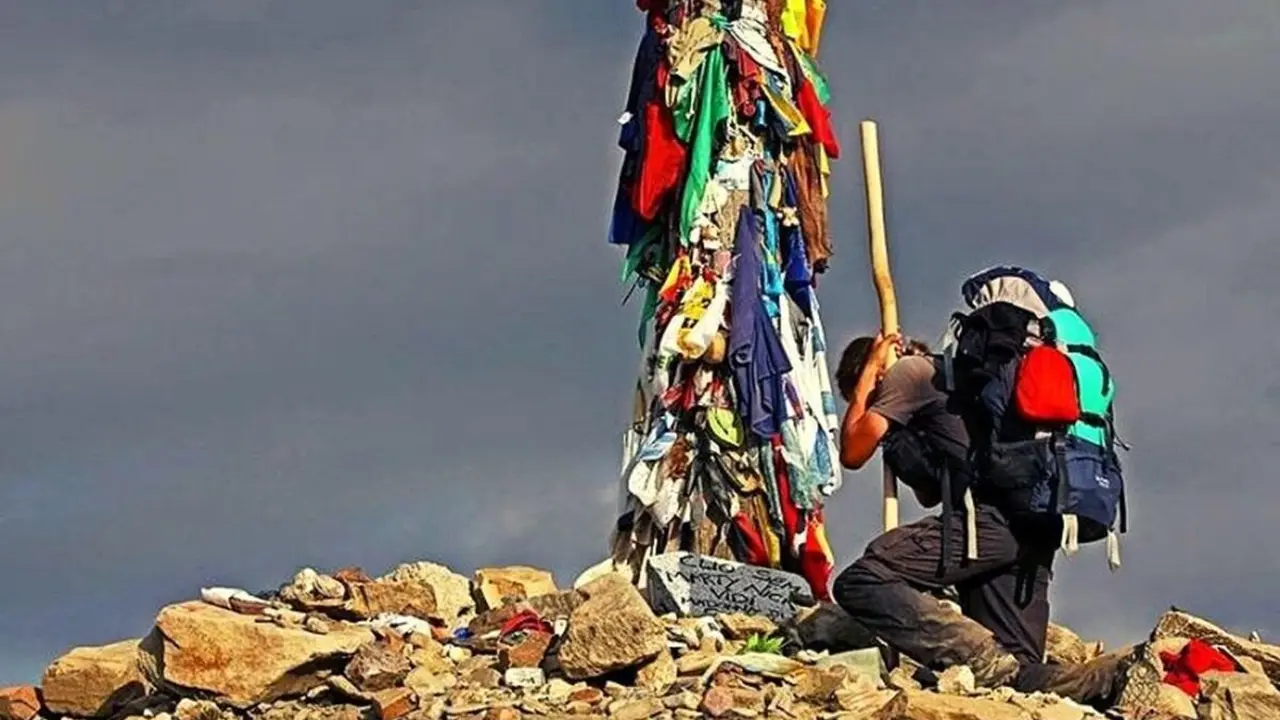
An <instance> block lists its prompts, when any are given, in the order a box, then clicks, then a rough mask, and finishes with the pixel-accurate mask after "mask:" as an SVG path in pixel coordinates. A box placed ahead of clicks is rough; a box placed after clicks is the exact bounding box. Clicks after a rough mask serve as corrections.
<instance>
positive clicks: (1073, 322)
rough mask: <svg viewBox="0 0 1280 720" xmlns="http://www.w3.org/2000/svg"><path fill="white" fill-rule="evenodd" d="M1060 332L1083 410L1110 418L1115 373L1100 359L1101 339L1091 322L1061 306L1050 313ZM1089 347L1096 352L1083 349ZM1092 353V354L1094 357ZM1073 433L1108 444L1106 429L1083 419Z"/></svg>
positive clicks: (1071, 309)
mask: <svg viewBox="0 0 1280 720" xmlns="http://www.w3.org/2000/svg"><path fill="white" fill-rule="evenodd" d="M1049 319H1050V320H1052V321H1053V326H1054V329H1055V330H1056V332H1057V340H1058V342H1059V343H1060V344H1062V345H1066V346H1067V348H1068V353H1067V357H1069V358H1070V359H1071V364H1072V365H1074V366H1075V369H1076V383H1077V385H1078V391H1079V395H1080V410H1081V412H1083V413H1088V414H1090V415H1093V416H1095V417H1103V418H1105V417H1107V415H1108V413H1109V412H1110V410H1111V402H1112V400H1114V399H1115V396H1116V386H1115V381H1114V380H1113V379H1112V378H1111V373H1110V372H1109V371H1107V370H1106V368H1105V366H1104V365H1103V364H1102V363H1101V362H1099V361H1098V359H1097V357H1096V356H1097V348H1098V339H1097V336H1096V335H1095V334H1094V332H1093V328H1091V327H1089V323H1087V322H1085V319H1084V318H1083V317H1081V316H1080V313H1078V312H1076V310H1075V309H1074V308H1067V307H1064V308H1059V309H1057V310H1054V311H1052V312H1050V313H1049ZM1083 348H1089V349H1090V350H1092V352H1087V351H1082V349H1083ZM1091 355H1092V357H1091ZM1068 434H1069V435H1074V436H1076V437H1078V438H1080V439H1081V440H1088V441H1089V442H1091V443H1093V444H1095V445H1101V446H1104V447H1105V446H1106V445H1107V437H1106V430H1105V429H1104V428H1101V427H1098V426H1097V425H1095V424H1090V423H1087V422H1084V421H1083V420H1082V421H1080V422H1078V423H1076V424H1075V425H1072V426H1071V429H1070V430H1069V431H1068Z"/></svg>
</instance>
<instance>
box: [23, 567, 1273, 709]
mask: <svg viewBox="0 0 1280 720" xmlns="http://www.w3.org/2000/svg"><path fill="white" fill-rule="evenodd" d="M738 567H740V568H743V569H742V570H733V571H731V572H740V573H746V574H747V577H752V576H753V573H754V571H755V570H758V568H748V567H747V566H738ZM535 576H536V573H530V574H529V575H528V577H535ZM459 577H464V576H462V575H458V574H456V573H453V572H452V571H451V570H449V569H448V568H445V567H443V566H439V565H432V564H429V563H414V564H412V565H404V566H401V567H400V568H398V569H397V570H396V571H395V572H393V573H391V574H390V575H387V576H384V577H382V578H378V579H370V578H369V577H368V576H367V575H365V574H364V573H362V572H358V571H356V570H345V571H339V572H336V573H333V574H332V575H326V574H323V573H320V572H316V571H314V570H312V571H304V572H301V573H299V574H298V576H297V577H296V578H295V579H294V581H292V582H291V583H290V584H289V585H286V586H285V588H286V590H288V589H289V588H292V590H288V592H285V591H282V592H281V593H280V594H279V596H271V597H270V598H269V599H264V598H257V597H254V596H252V595H249V594H248V593H244V592H243V591H239V590H234V589H228V591H227V592H221V591H219V592H203V593H201V597H202V598H203V599H202V600H197V601H192V602H184V603H179V604H176V605H171V606H169V607H166V608H163V609H162V610H161V611H160V613H159V615H158V617H157V618H156V622H155V627H154V629H153V631H152V633H151V634H150V635H149V636H147V637H146V638H145V640H144V641H142V642H138V641H132V640H131V641H127V642H123V643H117V644H115V645H109V646H106V647H102V648H80V649H77V650H73V651H71V652H70V653H68V654H67V655H66V656H64V657H62V658H59V659H58V660H56V661H55V662H54V663H53V664H52V665H51V666H50V668H49V669H48V671H46V673H45V675H44V684H43V687H39V688H37V687H14V688H8V689H4V690H0V720H44V719H48V720H53V719H54V718H59V717H62V718H90V717H99V718H103V719H104V720H105V719H108V718H109V719H110V720H455V719H457V720H488V719H493V720H517V719H523V718H548V719H550V718H573V719H574V720H588V719H590V718H607V719H608V720H619V719H622V720H628V719H629V720H650V719H653V720H659V719H660V720H676V719H681V720H683V719H688V720H693V719H694V718H702V717H716V718H732V719H733V720H745V719H753V718H761V719H763V718H773V717H780V718H786V719H787V720H836V719H840V720H977V719H981V720H1101V718H1102V715H1101V714H1100V713H1099V712H1097V711H1095V710H1094V709H1091V708H1086V707H1083V706H1080V705H1077V704H1075V703H1073V702H1070V701H1068V700H1065V699H1063V698H1059V697H1057V696H1054V695H1048V694H1041V693H1034V694H1023V693H1018V692H1015V691H1014V690H1012V689H1010V688H1007V687H1000V688H994V689H985V688H981V687H976V684H975V682H974V679H973V674H972V672H970V671H969V668H967V667H964V666H957V667H953V668H950V669H947V670H945V671H942V672H939V673H938V674H937V675H934V674H933V673H929V672H925V671H923V670H922V669H921V668H920V667H919V666H918V665H916V664H914V663H913V662H911V661H910V660H909V659H907V658H900V659H899V661H898V663H897V665H896V666H895V667H893V669H892V671H890V670H889V668H887V667H886V665H885V662H886V657H888V656H886V655H885V654H884V653H882V652H881V649H880V648H879V646H878V645H877V644H875V642H874V638H871V639H870V642H871V643H872V646H871V647H863V648H861V649H852V650H850V649H844V650H837V651H833V650H832V648H833V647H844V646H845V645H846V644H847V642H845V641H842V640H841V639H840V638H839V637H837V636H836V634H835V630H833V628H840V629H846V630H850V631H851V632H853V633H855V634H857V633H860V632H861V630H860V627H861V626H860V625H859V624H858V623H857V621H856V619H855V618H850V617H848V616H847V615H844V614H843V613H842V612H841V611H839V610H838V609H837V608H833V607H830V606H826V605H818V606H811V607H803V606H802V607H800V608H799V611H798V612H797V614H796V615H795V616H794V617H793V618H792V619H791V620H789V621H785V622H781V623H780V622H778V621H776V620H774V619H773V618H771V617H769V616H768V615H765V614H754V615H753V614H750V613H747V612H744V611H742V610H738V611H736V612H715V613H711V614H707V615H702V616H696V617H684V616H681V615H680V614H677V613H668V614H665V615H662V616H659V615H657V614H655V612H654V610H653V608H652V607H651V606H650V605H649V603H648V602H647V601H646V599H645V597H644V596H643V595H642V594H641V593H640V591H638V590H637V589H636V588H635V587H634V586H633V585H632V584H631V582H630V581H629V580H628V579H627V578H626V576H623V575H620V574H617V573H605V574H603V575H601V576H600V577H599V578H597V579H596V580H593V581H591V582H589V583H587V584H585V585H583V586H582V587H581V588H580V589H578V590H572V591H563V592H562V591H555V592H552V593H544V594H543V595H541V596H537V597H533V598H526V599H524V600H519V601H517V602H514V603H511V604H508V605H504V606H502V607H500V608H498V609H496V610H489V611H485V612H482V613H480V614H479V615H475V616H474V617H471V618H470V620H469V621H468V623H467V625H466V627H463V626H462V619H463V618H466V617H468V615H469V613H471V612H472V611H471V610H469V609H468V608H469V607H470V606H468V605H466V604H465V603H463V602H459V598H461V597H464V596H465V597H471V596H472V594H473V592H477V591H476V589H475V588H474V587H472V586H471V585H470V581H467V582H468V587H467V592H466V593H465V594H461V593H459V592H458V589H459V588H458V587H457V586H456V584H454V585H453V586H452V587H450V585H449V584H450V583H454V582H455V581H456V578H459ZM326 578H328V579H331V580H333V582H336V583H338V584H339V585H341V586H342V588H343V589H342V594H341V597H338V593H337V591H336V589H335V586H334V585H332V583H330V582H328V580H326ZM406 584H407V585H413V586H415V587H416V588H425V589H426V590H427V594H428V595H430V596H431V597H435V592H436V591H435V589H434V587H450V589H449V590H448V591H447V592H448V593H449V594H448V595H446V594H445V593H441V594H440V597H451V598H452V600H450V601H449V602H450V603H451V605H450V607H451V608H453V609H451V610H448V611H446V612H445V614H446V615H449V616H451V617H453V618H454V620H456V621H457V627H455V628H453V629H451V630H449V631H448V632H443V633H442V632H438V630H440V629H441V628H444V627H445V625H444V623H445V622H446V620H445V619H444V618H442V617H436V618H435V619H433V620H430V621H427V620H424V619H421V618H415V617H413V616H409V615H388V614H380V615H377V616H375V617H373V618H369V619H360V618H359V617H358V614H357V613H353V612H351V608H352V600H353V598H355V597H357V596H358V595H357V594H358V593H360V592H361V591H360V590H355V591H354V592H353V588H360V587H365V588H369V587H370V586H375V587H380V588H382V589H387V588H400V587H401V586H403V585H406ZM433 584H434V587H433ZM206 590H207V589H206ZM380 591H381V590H376V591H374V592H373V593H369V592H364V595H363V597H365V598H372V597H375V596H377V594H378V592H380ZM415 592H417V590H415ZM423 596H424V595H418V597H423ZM505 597H507V598H510V597H512V596H510V595H507V596H505ZM227 598H232V599H234V600H235V602H225V601H226V599H227ZM306 613H309V614H306ZM305 618H322V619H323V621H324V623H325V626H326V632H324V633H323V634H321V633H316V632H312V631H309V630H308V629H307V628H306V623H305V622H304V619H305ZM805 623H808V628H809V631H808V632H801V631H800V628H802V627H805ZM814 628H821V630H820V631H816V630H814ZM1192 638H1195V639H1201V640H1203V641H1204V642H1206V643H1209V644H1211V645H1212V646H1213V648H1214V649H1215V650H1217V651H1219V652H1221V653H1223V654H1225V655H1227V656H1229V658H1230V660H1231V661H1232V662H1234V663H1235V664H1236V666H1238V668H1239V670H1240V671H1239V672H1220V671H1209V672H1202V673H1200V675H1199V685H1198V686H1197V685H1195V684H1194V683H1192V684H1186V683H1183V684H1176V680H1175V674H1170V676H1169V679H1166V681H1165V683H1166V684H1164V685H1162V686H1161V691H1162V694H1161V695H1160V699H1159V702H1158V703H1157V705H1156V707H1154V708H1151V710H1152V711H1153V712H1154V713H1155V714H1154V715H1151V716H1150V717H1154V718H1160V719H1161V720H1174V719H1179V718H1181V719H1185V720H1243V719H1244V718H1250V719H1252V718H1263V717H1273V716H1275V717H1280V690H1277V687H1276V686H1275V685H1274V684H1273V683H1274V681H1273V679H1272V678H1271V677H1270V676H1269V675H1268V671H1271V672H1274V671H1275V669H1276V668H1277V667H1278V665H1277V660H1280V650H1277V649H1276V648H1275V647H1274V646H1271V645H1267V644H1265V643H1262V642H1261V641H1259V640H1256V639H1251V638H1249V637H1248V636H1247V635H1235V634H1232V633H1231V632H1229V631H1227V630H1225V629H1223V628H1221V627H1219V626H1217V625H1214V624H1213V623H1211V622H1209V621H1207V620H1204V619H1201V618H1197V617H1195V616H1193V615H1190V614H1188V613H1185V612H1182V611H1178V610H1174V611H1171V612H1170V613H1167V614H1166V615H1165V616H1163V617H1162V618H1160V621H1159V622H1158V624H1157V626H1156V629H1155V630H1154V631H1153V632H1152V634H1151V639H1152V641H1153V643H1154V649H1156V650H1158V651H1160V652H1163V653H1166V655H1165V656H1164V657H1166V658H1175V657H1181V656H1185V655H1187V654H1188V653H1189V652H1190V651H1189V650H1188V649H1189V648H1193V647H1195V644H1194V643H1191V639H1192ZM781 639H785V640H786V643H781V642H778V641H779V640H781ZM857 640H858V642H866V641H868V638H866V637H864V636H861V635H858V636H857ZM1048 645H1049V647H1048V651H1047V652H1046V655H1047V656H1048V657H1049V659H1050V660H1051V661H1053V662H1073V661H1079V660H1081V659H1084V658H1089V659H1092V658H1093V657H1094V656H1095V653H1096V652H1097V651H1098V650H1099V648H1100V645H1099V644H1097V643H1090V642H1087V641H1085V640H1082V639H1081V638H1079V637H1078V636H1077V635H1076V634H1075V633H1073V632H1071V631H1070V630H1068V629H1067V628H1063V627H1058V626H1055V627H1054V629H1053V630H1052V631H1051V636H1050V640H1049V644H1048ZM1163 662H1166V663H1168V662H1171V661H1170V660H1168V659H1165V660H1163ZM1220 664H1221V663H1220ZM1228 664H1229V663H1228ZM1171 667H1173V666H1168V667H1166V668H1165V670H1166V671H1168V670H1169V669H1170V668H1171ZM1126 720H1135V719H1134V718H1133V717H1129V718H1126ZM1143 720H1147V717H1145V716H1144V718H1143Z"/></svg>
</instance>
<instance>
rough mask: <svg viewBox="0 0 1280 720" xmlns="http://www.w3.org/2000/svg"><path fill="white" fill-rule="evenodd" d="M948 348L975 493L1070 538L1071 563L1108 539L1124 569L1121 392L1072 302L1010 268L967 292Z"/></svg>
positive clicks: (980, 276)
mask: <svg viewBox="0 0 1280 720" xmlns="http://www.w3.org/2000/svg"><path fill="white" fill-rule="evenodd" d="M961 295H962V296H963V298H964V301H965V304H966V306H967V307H968V311H967V312H961V313H956V314H955V315H953V316H952V323H951V326H950V328H949V330H948V335H947V337H946V338H945V339H944V343H943V356H944V368H945V370H946V373H947V378H946V384H947V388H948V391H950V392H951V393H952V394H953V398H954V399H955V400H957V401H958V406H959V408H960V411H961V414H962V415H963V416H964V419H965V423H966V425H967V426H968V428H969V434H970V443H971V449H970V453H971V463H972V469H973V478H974V479H973V491H974V493H975V495H977V496H978V497H979V498H982V499H984V500H990V501H991V502H994V503H996V504H997V505H999V506H1000V507H1002V508H1004V509H1005V510H1006V511H1007V512H1009V513H1010V514H1012V515H1014V516H1016V517H1018V519H1019V520H1020V521H1024V522H1029V523H1031V524H1033V525H1037V526H1039V527H1040V528H1042V529H1044V530H1047V531H1049V532H1054V533H1060V538H1061V547H1062V549H1063V550H1064V551H1065V552H1067V553H1068V554H1070V553H1074V552H1075V551H1076V550H1077V548H1078V547H1079V545H1080V544H1082V543H1092V542H1096V541H1098V540H1103V539H1105V540H1107V556H1108V560H1109V562H1110V563H1111V566H1112V568H1113V569H1114V568H1116V567H1118V566H1119V544H1118V540H1117V537H1116V532H1115V531H1116V529H1117V525H1118V527H1119V531H1120V532H1121V533H1123V532H1125V531H1127V529H1128V528H1127V525H1128V518H1127V508H1126V505H1125V493H1124V475H1123V472H1122V469H1121V467H1120V461H1119V458H1118V456H1117V454H1116V446H1117V445H1120V446H1121V447H1125V448H1126V449H1127V446H1125V445H1124V444H1123V442H1122V441H1120V440H1119V438H1118V437H1117V436H1116V432H1115V421H1114V411H1113V399H1114V397H1115V382H1114V379H1113V378H1112V376H1111V372H1110V370H1108V368H1107V366H1106V364H1105V363H1104V362H1103V360H1102V357H1101V354H1100V353H1099V352H1098V348H1097V339H1096V336H1095V334H1094V332H1093V330H1092V328H1091V327H1090V326H1089V323H1088V322H1087V321H1086V320H1085V319H1084V317H1083V316H1082V315H1081V314H1080V312H1079V311H1078V310H1077V309H1076V307H1075V300H1074V298H1072V296H1071V293H1070V292H1069V291H1068V290H1067V289H1066V288H1065V286H1062V285H1061V284H1060V283H1057V282H1052V281H1050V280H1048V279H1046V278H1044V277H1043V276H1041V275H1040V274H1038V273H1035V272H1032V271H1030V270H1026V269H1024V268H1019V267H1013V266H1000V267H994V268H991V269H988V270H984V271H982V272H980V273H977V274H976V275H974V276H972V277H970V278H969V279H968V280H966V281H965V282H964V284H963V285H962V287H961Z"/></svg>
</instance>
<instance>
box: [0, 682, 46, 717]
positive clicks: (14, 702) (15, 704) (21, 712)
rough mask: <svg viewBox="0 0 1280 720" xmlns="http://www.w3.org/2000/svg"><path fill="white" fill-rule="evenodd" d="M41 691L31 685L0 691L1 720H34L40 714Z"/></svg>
mask: <svg viewBox="0 0 1280 720" xmlns="http://www.w3.org/2000/svg"><path fill="white" fill-rule="evenodd" d="M40 705H41V703H40V691H39V690H37V689H36V688H34V687H31V686H29V685H24V686H22V687H11V688H4V689H0V720H32V718H35V717H36V716H37V715H39V714H40Z"/></svg>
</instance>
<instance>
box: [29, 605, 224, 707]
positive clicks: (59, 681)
mask: <svg viewBox="0 0 1280 720" xmlns="http://www.w3.org/2000/svg"><path fill="white" fill-rule="evenodd" d="M205 607H208V606H205ZM140 652H141V651H140V649H139V647H138V641H137V640H125V641H122V642H118V643H113V644H111V645H106V646H103V647H81V648H76V649H74V650H72V651H71V652H69V653H67V654H66V655H63V656H62V657H60V658H58V659H57V660H55V661H54V662H53V664H52V665H50V666H49V668H48V669H47V670H45V673H44V678H43V679H42V680H41V683H40V685H41V691H42V694H43V696H44V707H46V708H48V709H49V710H50V711H52V712H55V713H58V714H61V715H74V716H76V717H107V716H109V715H111V714H112V712H113V711H115V710H117V709H119V708H121V707H124V706H125V705H126V704H128V703H129V702H131V701H133V700H136V699H137V698H139V697H141V696H143V695H146V694H147V693H148V692H149V691H150V687H149V684H148V682H147V679H146V678H145V677H144V675H143V672H142V668H141V665H140V664H139V654H140Z"/></svg>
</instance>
